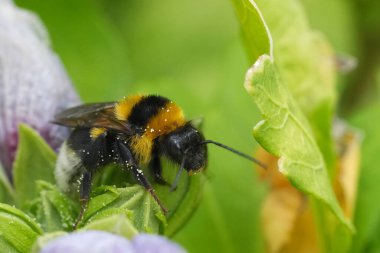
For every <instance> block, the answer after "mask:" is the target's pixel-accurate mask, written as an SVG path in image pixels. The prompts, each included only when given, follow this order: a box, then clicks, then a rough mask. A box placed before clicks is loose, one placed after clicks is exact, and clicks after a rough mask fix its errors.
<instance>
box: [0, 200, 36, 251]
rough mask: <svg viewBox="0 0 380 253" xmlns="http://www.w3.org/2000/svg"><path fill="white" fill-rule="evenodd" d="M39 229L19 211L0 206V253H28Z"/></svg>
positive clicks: (4, 205)
mask: <svg viewBox="0 0 380 253" xmlns="http://www.w3.org/2000/svg"><path fill="white" fill-rule="evenodd" d="M41 234H42V230H41V229H40V227H39V226H38V225H37V224H36V223H35V222H34V221H33V220H32V219H31V218H30V217H28V216H27V215H26V214H25V213H23V212H21V211H20V210H18V209H16V208H14V207H12V206H9V205H6V204H0V249H1V251H2V252H12V253H13V252H17V253H29V252H30V249H31V247H32V245H33V243H34V241H35V240H36V238H37V237H38V236H39V235H41Z"/></svg>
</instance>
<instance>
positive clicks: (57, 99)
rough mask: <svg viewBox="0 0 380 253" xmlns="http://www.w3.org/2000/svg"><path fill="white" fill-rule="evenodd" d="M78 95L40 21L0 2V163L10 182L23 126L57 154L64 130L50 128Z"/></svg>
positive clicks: (73, 102)
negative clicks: (9, 177)
mask: <svg viewBox="0 0 380 253" xmlns="http://www.w3.org/2000/svg"><path fill="white" fill-rule="evenodd" d="M79 103H80V100H79V98H78V95H77V93H76V92H75V90H74V89H73V87H72V84H71V82H70V80H69V78H68V76H67V74H66V72H65V70H64V68H63V66H62V64H61V62H60V60H59V59H58V57H57V56H56V55H55V54H54V53H53V52H52V51H51V49H50V48H49V39H48V36H47V33H46V30H45V28H44V27H43V25H42V23H41V22H40V21H39V19H38V18H37V17H36V16H35V15H33V14H32V13H30V12H27V11H24V10H21V9H19V8H17V7H16V6H15V5H14V4H13V2H12V1H9V0H6V1H4V0H2V1H0V162H1V163H2V165H3V167H4V168H5V169H6V170H7V173H8V176H11V166H12V162H13V160H14V156H15V152H16V149H17V143H18V134H17V130H18V129H17V128H18V125H19V124H20V123H22V122H24V123H27V124H29V125H30V126H32V127H34V128H35V129H36V130H37V131H38V132H39V133H40V134H41V135H42V136H43V137H44V138H45V139H46V140H47V141H48V143H49V144H50V145H51V146H52V147H53V148H55V149H56V148H57V147H58V146H59V145H60V144H61V143H62V141H63V139H65V138H66V137H67V135H68V131H67V129H64V128H62V127H59V126H54V125H52V124H51V123H49V122H50V121H51V120H52V119H53V117H54V115H55V114H56V113H57V112H59V111H61V110H62V109H64V108H67V107H70V106H73V105H76V104H79Z"/></svg>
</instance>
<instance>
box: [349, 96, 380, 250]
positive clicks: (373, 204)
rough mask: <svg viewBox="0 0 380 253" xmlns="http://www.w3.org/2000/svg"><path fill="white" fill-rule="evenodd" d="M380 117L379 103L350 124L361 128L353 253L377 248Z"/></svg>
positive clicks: (355, 115) (358, 112) (366, 109)
mask: <svg viewBox="0 0 380 253" xmlns="http://www.w3.org/2000/svg"><path fill="white" fill-rule="evenodd" d="M379 115H380V103H375V104H370V105H369V106H368V107H366V108H364V109H362V110H359V111H357V113H355V114H354V115H353V116H352V117H351V118H350V123H351V124H352V125H353V126H355V127H360V128H361V129H362V131H363V134H364V139H363V143H362V165H361V174H360V177H359V184H358V191H357V196H358V198H357V204H356V205H357V208H356V211H355V219H354V222H355V226H356V228H357V233H356V235H355V237H354V240H353V247H352V251H351V252H355V253H360V252H367V250H368V248H371V247H376V245H379V231H380V202H379V201H377V199H378V197H379V181H380V170H379V166H378V165H379V164H380V157H379V140H380V131H379V126H378V124H375V123H374V122H375V121H376V119H378V117H379ZM372 244H373V245H372ZM379 249H380V247H379V246H377V250H379ZM368 252H369V251H368Z"/></svg>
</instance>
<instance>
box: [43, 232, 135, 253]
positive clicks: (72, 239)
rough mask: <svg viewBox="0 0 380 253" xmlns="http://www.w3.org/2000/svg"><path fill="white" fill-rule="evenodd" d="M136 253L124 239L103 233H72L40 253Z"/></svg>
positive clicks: (53, 242)
mask: <svg viewBox="0 0 380 253" xmlns="http://www.w3.org/2000/svg"><path fill="white" fill-rule="evenodd" d="M88 252H91V253H136V252H135V251H134V250H133V248H132V245H131V243H130V242H129V241H128V240H127V239H125V238H124V237H121V236H118V235H114V234H111V233H107V232H102V231H86V232H78V233H72V234H69V235H66V236H63V237H60V238H58V239H56V240H54V241H52V242H50V243H48V244H47V245H46V246H45V247H44V248H43V249H42V250H41V251H40V253H88Z"/></svg>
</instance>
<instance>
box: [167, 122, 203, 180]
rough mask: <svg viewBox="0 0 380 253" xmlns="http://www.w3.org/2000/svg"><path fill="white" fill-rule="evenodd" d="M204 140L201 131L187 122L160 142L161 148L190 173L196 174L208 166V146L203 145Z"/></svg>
mask: <svg viewBox="0 0 380 253" xmlns="http://www.w3.org/2000/svg"><path fill="white" fill-rule="evenodd" d="M204 140H205V139H204V137H203V135H202V133H201V132H200V131H198V130H197V129H196V128H195V127H193V126H192V125H191V124H186V125H184V126H182V127H180V128H178V129H176V130H175V131H173V132H171V133H169V134H168V135H166V136H165V137H164V138H163V139H162V141H161V142H160V144H161V147H160V149H161V150H162V151H163V153H164V154H165V155H166V156H167V157H168V158H169V159H170V160H172V161H174V162H175V163H178V164H181V166H183V168H184V169H185V170H187V171H188V173H189V174H194V173H197V172H199V171H201V170H202V169H204V168H205V167H206V163H207V146H206V145H202V142H203V141H204Z"/></svg>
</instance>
